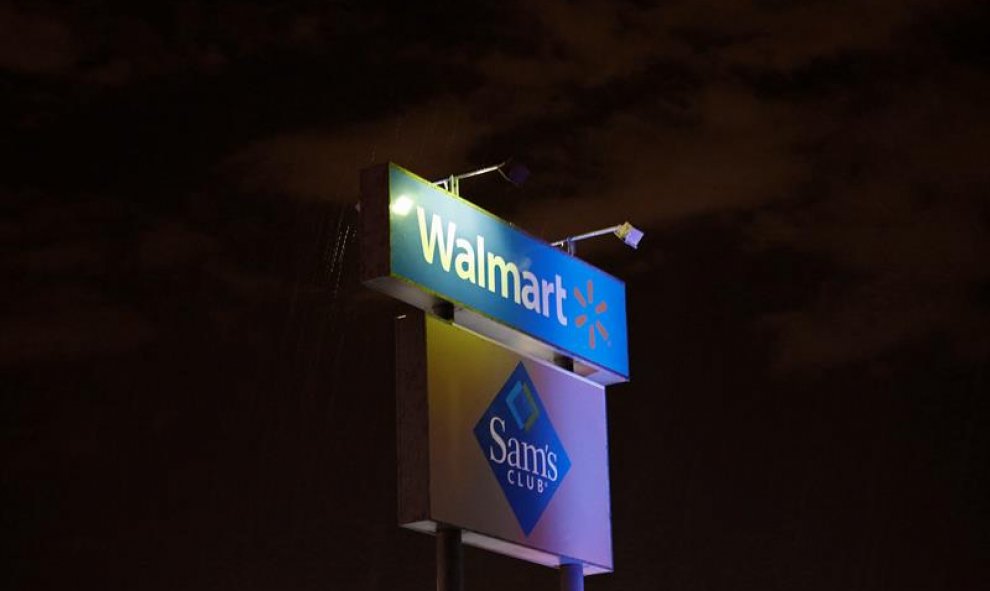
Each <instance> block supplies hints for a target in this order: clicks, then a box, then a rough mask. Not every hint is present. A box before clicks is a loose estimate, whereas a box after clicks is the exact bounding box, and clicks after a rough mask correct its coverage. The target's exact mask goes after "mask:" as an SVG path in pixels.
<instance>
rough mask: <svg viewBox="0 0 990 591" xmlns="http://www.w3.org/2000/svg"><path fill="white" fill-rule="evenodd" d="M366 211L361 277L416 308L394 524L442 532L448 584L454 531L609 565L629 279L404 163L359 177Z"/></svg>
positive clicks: (592, 568) (404, 376) (400, 355)
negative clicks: (614, 406) (613, 387)
mask: <svg viewBox="0 0 990 591" xmlns="http://www.w3.org/2000/svg"><path fill="white" fill-rule="evenodd" d="M451 178H452V179H453V178H455V177H451ZM360 211H361V226H362V228H361V250H362V269H361V278H362V281H363V282H364V283H365V284H366V285H368V286H370V287H372V288H374V289H376V290H379V291H382V292H384V293H386V294H388V295H390V296H392V297H395V298H397V299H399V300H402V301H404V302H406V303H409V304H411V305H413V306H415V307H416V308H418V309H419V310H417V311H416V312H414V313H409V314H406V315H404V316H402V317H401V318H400V319H399V320H398V321H397V330H396V337H397V345H398V346H397V355H396V364H397V374H396V378H397V379H396V388H397V411H398V421H397V422H398V459H399V522H400V524H401V525H403V526H404V527H408V528H410V529H414V530H418V531H423V532H429V533H433V532H436V533H437V535H438V540H439V542H440V543H439V544H438V554H437V557H438V585H439V586H440V587H441V588H445V582H446V577H447V576H448V574H449V573H448V574H442V573H447V569H446V567H444V568H441V558H443V557H444V556H446V554H447V552H448V551H449V550H450V549H451V548H455V547H456V548H459V543H460V542H459V541H458V542H454V545H451V544H450V543H448V542H450V541H451V540H462V541H463V542H464V543H467V544H470V545H474V546H478V547H481V548H486V549H488V550H491V551H494V552H498V553H501V554H506V555H509V556H513V557H516V558H520V559H523V560H527V561H530V562H534V563H538V564H544V565H547V566H554V567H556V566H559V567H560V569H561V573H562V577H563V578H562V581H570V583H573V584H575V585H576V584H577V583H576V582H575V580H576V579H575V578H574V577H580V576H582V575H583V574H595V573H602V572H610V571H611V570H612V537H611V513H610V505H609V477H608V438H607V428H606V425H607V420H606V412H605V386H607V385H609V384H614V383H617V382H624V381H627V380H628V379H629V354H628V347H627V338H626V296H625V284H624V283H623V282H622V281H620V280H619V279H616V278H615V277H613V276H611V275H609V274H608V273H605V272H603V271H601V270H600V269H597V268H596V267H594V266H592V265H589V264H588V263H586V262H584V261H582V260H580V259H578V258H576V257H574V256H572V255H571V254H569V253H567V252H564V251H562V250H560V249H558V248H556V247H554V246H553V245H550V244H548V243H546V242H544V241H543V240H540V239H538V238H535V237H533V236H531V235H529V234H527V233H526V232H524V231H522V230H520V229H519V228H517V227H516V226H514V225H512V224H510V223H508V222H505V221H504V220H501V219H499V218H498V217H496V216H494V215H492V214H491V213H489V212H487V211H485V210H483V209H481V208H479V207H477V206H476V205H474V204H472V203H470V202H468V201H466V200H464V199H461V198H460V197H459V196H458V195H455V194H452V193H449V192H447V191H446V190H444V189H441V188H440V187H438V186H437V185H436V184H434V183H431V182H429V181H427V180H425V179H423V178H421V177H419V176H417V175H415V174H413V173H411V172H409V171H407V170H405V169H403V168H402V167H400V166H397V165H395V164H391V163H389V164H384V165H379V166H375V167H372V168H369V169H366V170H364V171H362V173H361V203H360ZM637 241H638V239H637ZM424 312H425V314H424ZM451 532H454V534H455V535H454V537H451V535H450V534H451ZM441 546H443V547H444V548H445V550H444V552H441V551H440V547H441ZM455 555H457V552H453V553H452V554H451V556H452V557H454V556H455ZM452 560H454V561H455V562H457V561H459V558H452ZM444 561H446V559H444ZM448 565H449V564H448ZM454 570H455V571H456V568H455V569H454ZM450 576H453V577H454V578H459V576H458V575H450ZM455 587H456V585H455ZM568 588H574V589H576V588H580V586H570V587H568Z"/></svg>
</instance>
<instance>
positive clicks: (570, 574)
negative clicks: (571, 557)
mask: <svg viewBox="0 0 990 591" xmlns="http://www.w3.org/2000/svg"><path fill="white" fill-rule="evenodd" d="M560 591H584V567H582V566H581V563H579V562H578V563H575V562H570V563H567V564H562V565H560Z"/></svg>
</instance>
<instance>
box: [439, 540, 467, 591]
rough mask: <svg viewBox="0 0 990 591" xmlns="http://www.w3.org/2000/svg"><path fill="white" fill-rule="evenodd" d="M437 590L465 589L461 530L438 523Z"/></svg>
mask: <svg viewBox="0 0 990 591" xmlns="http://www.w3.org/2000/svg"><path fill="white" fill-rule="evenodd" d="M437 591H464V550H463V548H462V547H461V530H459V529H457V528H455V527H449V526H446V525H437Z"/></svg>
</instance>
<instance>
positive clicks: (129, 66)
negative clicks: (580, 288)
mask: <svg viewBox="0 0 990 591" xmlns="http://www.w3.org/2000/svg"><path fill="white" fill-rule="evenodd" d="M986 22H987V10H986V8H985V7H984V6H983V5H982V4H980V3H976V2H964V1H951V2H941V3H923V2H922V3H913V2H909V3H905V2H893V1H883V2H872V3H868V4H866V5H864V4H863V3H856V2H846V1H841V2H824V1H821V2H819V1H814V2H791V1H778V0H772V1H762V2H703V3H698V2H667V3H663V4H662V5H660V6H654V5H652V4H649V3H640V2H606V1H603V0H585V1H576V2H571V1H564V0H553V1H549V2H539V3H526V2H509V3H505V2H497V3H496V2H481V3H465V2H442V3H427V4H422V3H419V4H416V3H408V4H405V5H401V6H394V7H385V6H374V5H371V4H368V3H365V2H309V1H298V2H281V3H278V4H277V5H276V4H270V3H260V2H217V3H202V2H180V3H162V2H141V3H134V2H116V1H105V0H101V1H97V2H87V3H83V4H79V5H78V6H75V7H71V6H69V7H63V6H56V5H54V4H38V3H32V4H26V3H7V4H4V5H3V7H2V8H0V33H2V34H0V38H2V41H0V88H2V89H3V90H4V92H3V93H0V107H3V109H2V111H3V113H4V114H3V116H2V117H0V125H2V130H0V135H2V139H0V145H2V146H3V147H4V148H5V152H6V153H7V154H8V155H7V156H6V160H5V163H6V164H7V167H6V168H5V173H4V175H3V178H2V179H0V212H2V213H0V245H2V254H0V269H2V273H3V279H4V281H3V285H4V296H3V298H2V304H3V307H2V309H0V371H3V373H4V384H5V392H7V393H9V394H5V397H4V398H3V402H2V404H3V407H2V410H3V412H2V413H0V416H2V425H3V433H4V437H5V443H6V444H7V445H5V446H4V448H5V451H4V455H3V457H4V461H5V473H7V474H11V475H12V477H8V479H7V480H6V481H5V484H4V493H5V495H6V496H7V497H9V502H8V503H7V506H8V507H10V510H9V511H8V512H7V513H6V514H5V517H4V525H5V531H9V532H11V533H10V536H9V538H8V540H9V541H6V542H5V543H6V544H7V545H6V546H5V547H7V548H11V549H12V550H11V552H10V555H11V556H12V557H14V562H16V563H17V565H18V566H17V568H16V569H15V570H13V571H11V574H10V575H9V576H10V577H12V578H13V585H12V586H13V587H17V588H47V587H51V586H55V585H58V586H61V587H64V586H65V584H66V581H68V580H69V578H71V582H72V583H73V584H77V585H78V584H80V582H85V583H90V582H93V583H94V584H102V585H103V586H108V585H109V586H133V584H134V583H133V582H134V581H142V582H143V583H146V586H148V587H162V588H165V587H169V588H174V587H195V586H203V585H204V584H206V585H211V586H218V587H222V586H224V585H228V586H230V585H233V586H239V587H244V586H258V587H269V586H270V587H273V588H275V587H278V588H283V587H296V588H304V587H315V586H320V587H321V588H326V587H327V586H331V587H334V586H339V587H347V588H350V587H366V588H395V587H400V586H402V585H405V584H407V583H408V581H409V580H410V577H412V578H416V579H417V580H419V579H421V580H423V581H428V579H429V578H430V576H431V568H430V567H429V564H430V561H431V560H432V557H431V554H430V553H431V546H430V544H429V543H428V541H427V540H425V539H422V538H421V537H417V536H414V535H413V534H410V533H408V532H403V531H397V529H396V528H395V527H394V519H393V508H394V506H395V499H394V498H393V495H394V489H395V486H394V466H393V464H392V462H393V459H392V458H393V456H392V455H391V454H392V452H391V451H389V450H391V449H393V448H394V440H393V439H392V437H393V436H394V435H393V430H394V425H393V417H392V415H391V413H390V412H383V409H385V410H386V411H387V409H389V408H391V405H392V396H391V394H390V393H391V392H392V391H393V388H394V384H393V383H392V381H393V380H392V377H391V375H392V370H391V361H390V359H391V353H390V351H391V350H392V346H393V345H392V341H391V333H390V328H389V327H390V319H391V317H392V316H393V315H394V314H396V313H399V312H400V311H401V307H400V306H398V305H397V304H395V303H393V302H390V301H388V300H387V299H386V298H384V297H381V296H378V295H376V294H374V293H373V292H371V291H369V290H367V289H364V288H363V287H361V286H360V285H359V284H358V282H357V268H358V256H359V253H358V252H357V250H356V241H355V232H356V228H357V224H356V213H355V212H354V211H353V208H352V204H353V203H354V201H355V199H356V195H357V180H358V171H359V170H360V169H361V168H362V167H364V166H366V165H368V164H371V163H374V162H381V161H385V160H393V161H396V162H398V163H399V164H402V165H405V166H407V167H409V168H410V169H412V170H413V171H414V172H417V173H420V174H422V175H424V176H426V177H428V178H438V177H442V176H445V175H447V174H450V173H452V172H455V171H464V170H469V169H471V168H473V167H476V166H481V165H485V164H489V163H494V162H498V161H501V160H503V159H504V158H506V157H508V156H516V157H517V158H519V159H520V160H522V161H524V162H526V163H527V164H528V165H529V167H530V169H531V170H532V171H533V175H532V177H531V179H530V181H529V182H528V183H527V184H526V185H525V186H523V187H522V188H516V187H511V186H508V185H507V184H506V183H503V182H502V181H501V179H498V178H497V177H494V176H492V177H489V178H477V179H471V180H470V182H468V181H465V183H464V184H463V185H462V191H463V192H464V193H465V194H466V195H468V196H469V197H470V198H471V199H472V200H473V201H475V202H477V203H479V204H481V205H483V206H484V207H487V208H489V209H491V210H492V211H494V212H495V213H497V214H498V215H500V216H503V217H505V218H507V219H510V220H512V221H513V222H515V223H518V224H519V225H520V226H522V227H525V228H526V229H527V230H529V231H531V232H533V233H535V234H537V235H540V236H543V237H545V238H552V239H556V238H560V237H563V236H565V235H568V234H572V233H575V232H579V231H584V230H588V229H590V226H599V225H605V224H611V223H616V222H620V221H622V220H624V219H630V220H632V221H633V222H634V223H636V224H637V225H640V226H642V227H643V228H644V229H646V230H647V237H646V239H645V240H644V241H643V243H642V244H641V247H640V249H639V250H638V251H636V252H632V251H629V250H628V249H626V248H625V247H624V246H623V245H621V244H620V243H618V242H617V241H607V240H604V241H601V242H597V243H595V242H588V243H583V244H582V245H581V249H580V251H579V252H580V254H581V256H582V257H584V258H587V259H588V260H590V261H591V262H593V263H595V264H599V265H601V266H602V267H603V268H606V269H607V270H609V271H610V272H613V273H615V274H616V275H618V276H620V277H622V278H623V279H625V280H626V281H627V284H628V293H629V308H630V318H631V319H632V324H631V326H630V334H631V339H632V343H631V345H632V346H631V350H632V352H633V354H632V371H633V382H632V383H631V384H629V385H624V386H619V387H616V388H614V389H612V390H611V391H610V393H609V413H610V426H611V428H610V431H611V438H612V439H611V444H612V447H611V453H612V461H613V464H612V465H613V495H614V497H613V507H614V513H613V518H614V525H615V540H616V563H617V567H618V569H619V571H618V572H617V573H616V574H614V575H610V576H608V577H605V578H603V579H601V580H596V581H592V582H590V583H589V584H596V585H604V586H605V587H615V588H654V587H656V586H658V585H659V586H662V587H664V588H668V587H669V588H672V589H690V588H696V587H706V588H708V587H712V588H714V587H734V588H750V587H752V588H757V587H759V588H765V587H800V588H807V589H819V588H821V589H826V588H828V589H831V588H835V587H850V588H863V589H873V588H876V589H881V588H891V587H906V586H912V585H914V586H917V587H919V588H931V589H952V588H958V589H963V588H979V587H980V585H979V584H978V580H984V579H985V577H981V575H982V573H983V572H984V571H985V569H983V570H981V569H982V566H981V565H982V564H983V562H981V560H980V559H981V558H982V556H981V555H979V549H980V548H982V547H983V546H985V544H984V543H983V542H985V539H984V538H985V534H984V533H983V532H984V531H985V528H981V527H980V524H979V523H978V517H979V516H980V515H982V513H981V511H982V507H983V505H985V498H986V495H985V486H982V484H981V483H980V482H979V476H980V475H981V471H980V470H979V469H978V467H979V466H982V465H985V464H986V462H985V461H984V460H985V459H986V458H985V457H984V456H985V453H981V451H980V450H982V449H990V445H985V443H986V442H985V441H984V440H985V439H986V436H985V432H987V430H986V429H981V428H980V427H981V425H983V424H984V423H985V421H986V418H987V416H988V415H987V413H986V406H985V404H983V403H982V400H983V398H984V397H983V396H982V393H983V391H984V390H985V389H986V384H985V375H984V374H985V367H986V362H987V359H988V356H990V341H988V339H987V336H986V335H988V334H990V317H988V299H987V293H988V290H987V286H988V284H990V283H988V282H990V278H988V272H987V269H988V268H990V266H988V265H987V260H988V254H990V252H988V251H990V243H988V238H987V237H988V236H990V232H988V226H990V209H988V207H987V201H986V193H987V189H988V186H990V178H988V173H987V167H986V166H985V164H984V162H983V161H984V160H985V156H984V155H985V154H986V153H988V151H990V146H988V145H987V143H988V141H990V134H988V133H987V125H988V124H987V117H986V114H985V111H986V108H985V105H986V104H987V101H988V99H990V82H988V79H987V75H986V63H987V61H986V55H987V52H986V41H985V38H986V35H983V34H982V33H983V31H984V30H985V29H986V26H985V24H986ZM981 441H982V442H983V443H980V442H981ZM8 468H9V469H8ZM340 532H348V533H347V534H346V535H342V534H340ZM468 558H469V560H468V565H469V576H471V577H472V578H471V580H472V584H474V583H475V582H477V584H478V585H479V586H480V588H496V587H498V588H506V587H517V586H523V585H528V586H532V585H533V584H534V581H536V582H537V583H539V582H541V581H542V582H543V583H546V584H547V585H553V584H556V583H555V581H554V580H552V579H553V573H552V572H550V571H544V570H542V569H536V570H535V571H534V570H533V569H530V568H528V567H527V565H520V564H516V563H513V562H509V561H502V560H501V559H499V558H498V557H492V556H489V555H485V554H481V553H469V555H468ZM51 564H60V565H64V568H62V569H52V568H50V565H51ZM472 565H473V566H472ZM471 569H475V570H471ZM541 576H542V577H544V578H543V579H539V577H541ZM66 577H69V578H66ZM534 577H535V578H534ZM115 583H119V584H118V585H114V584H115Z"/></svg>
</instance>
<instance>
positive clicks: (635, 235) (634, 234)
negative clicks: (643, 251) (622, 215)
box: [615, 222, 643, 248]
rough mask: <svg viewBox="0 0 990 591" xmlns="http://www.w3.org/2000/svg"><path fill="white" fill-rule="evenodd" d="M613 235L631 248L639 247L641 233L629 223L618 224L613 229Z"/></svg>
mask: <svg viewBox="0 0 990 591" xmlns="http://www.w3.org/2000/svg"><path fill="white" fill-rule="evenodd" d="M615 235H616V236H618V237H619V238H620V239H621V240H622V241H623V242H625V243H626V244H628V245H629V246H631V247H633V248H637V247H639V241H640V240H642V239H643V231H642V230H640V229H639V228H636V227H635V226H633V225H632V224H630V223H629V222H625V223H622V224H619V226H618V227H616V228H615Z"/></svg>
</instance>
